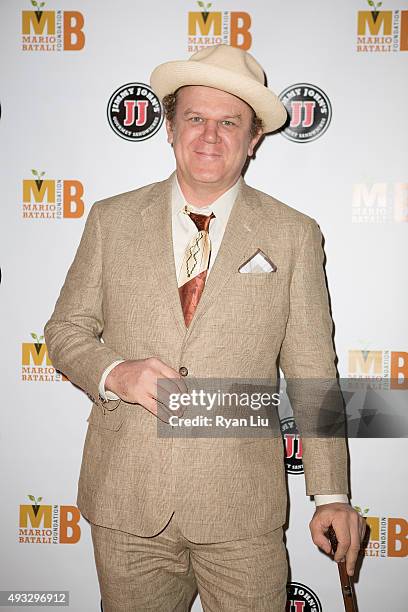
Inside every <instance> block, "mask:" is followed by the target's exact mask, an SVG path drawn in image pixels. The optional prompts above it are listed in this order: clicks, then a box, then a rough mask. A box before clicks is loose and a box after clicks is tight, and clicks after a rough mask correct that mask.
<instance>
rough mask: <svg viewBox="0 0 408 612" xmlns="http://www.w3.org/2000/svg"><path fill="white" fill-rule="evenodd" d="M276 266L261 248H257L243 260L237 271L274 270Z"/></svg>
mask: <svg viewBox="0 0 408 612" xmlns="http://www.w3.org/2000/svg"><path fill="white" fill-rule="evenodd" d="M276 270H277V267H276V266H275V264H274V263H273V261H271V260H270V259H269V257H268V256H267V255H265V253H264V252H263V251H261V249H257V251H256V252H255V253H254V255H251V257H250V258H249V259H247V260H246V261H244V263H243V264H242V266H240V267H239V268H238V272H244V273H248V272H276Z"/></svg>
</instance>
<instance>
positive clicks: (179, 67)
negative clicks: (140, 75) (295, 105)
mask: <svg viewBox="0 0 408 612" xmlns="http://www.w3.org/2000/svg"><path fill="white" fill-rule="evenodd" d="M150 84H151V86H152V88H153V90H154V91H155V93H156V94H157V95H158V97H159V98H160V99H161V100H162V99H163V98H164V97H165V96H167V95H168V94H170V93H173V92H175V91H176V90H177V89H178V88H179V87H185V86H187V85H203V86H205V87H214V88H215V89H221V90H222V91H226V92H227V93H230V94H232V95H234V96H237V97H238V98H241V100H244V101H245V102H246V103H247V104H249V105H250V106H251V107H252V108H253V109H254V111H255V112H256V114H257V115H258V117H259V118H260V119H262V121H263V131H264V132H265V133H267V132H274V131H275V130H277V129H279V128H280V127H282V125H283V124H284V123H285V121H286V119H287V111H286V108H285V107H284V105H283V104H282V102H281V101H280V100H279V98H278V96H277V95H276V94H274V93H273V91H271V90H270V89H268V88H267V87H265V86H264V85H262V84H261V83H258V82H257V81H255V80H254V79H251V78H250V77H246V76H242V75H238V74H235V73H234V72H232V71H231V70H226V69H224V68H220V67H219V66H209V65H208V64H207V65H203V64H202V63H201V62H196V61H194V60H187V61H174V62H166V63H164V64H161V65H160V66H158V67H157V68H155V69H154V70H153V72H152V75H151V77H150Z"/></svg>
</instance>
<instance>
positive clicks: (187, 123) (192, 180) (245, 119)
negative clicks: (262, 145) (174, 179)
mask: <svg viewBox="0 0 408 612" xmlns="http://www.w3.org/2000/svg"><path fill="white" fill-rule="evenodd" d="M252 114H253V111H252V109H251V108H250V107H249V106H248V105H247V104H246V103H245V102H243V101H242V100H240V99H239V98H237V97H236V96H233V95H232V94H229V93H227V92H225V91H221V90H219V89H214V88H212V87H203V86H201V85H200V86H198V85H194V86H188V87H183V88H182V89H180V91H179V92H178V94H177V104H176V113H175V118H174V121H173V124H172V125H171V124H170V123H169V121H166V127H167V134H168V141H169V142H170V143H171V144H172V145H173V149H174V155H175V157H176V162H177V171H178V173H179V176H180V177H181V178H182V180H184V181H185V182H186V183H188V184H189V185H190V186H192V187H193V186H194V185H197V186H198V185H199V186H200V188H201V189H202V187H203V186H204V185H205V184H208V186H211V188H212V189H214V188H219V189H223V188H228V187H229V186H231V185H232V184H234V183H235V181H236V180H237V179H238V177H239V175H240V173H241V170H242V167H243V165H244V163H245V161H246V158H247V156H248V155H252V153H253V149H254V146H255V145H256V143H257V142H258V140H259V138H260V137H261V134H259V135H257V136H255V137H252V136H251V134H250V127H251V122H252Z"/></svg>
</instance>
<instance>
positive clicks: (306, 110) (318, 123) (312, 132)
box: [279, 83, 332, 142]
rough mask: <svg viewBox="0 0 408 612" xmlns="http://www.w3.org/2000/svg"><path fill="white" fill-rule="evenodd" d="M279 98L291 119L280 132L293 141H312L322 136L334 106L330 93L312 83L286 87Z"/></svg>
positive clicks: (328, 123)
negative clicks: (332, 105)
mask: <svg viewBox="0 0 408 612" xmlns="http://www.w3.org/2000/svg"><path fill="white" fill-rule="evenodd" d="M279 99H280V101H281V102H282V104H283V105H284V106H285V108H286V110H287V111H288V115H289V120H288V123H287V124H286V127H285V128H284V129H283V130H282V131H281V132H280V133H281V134H282V136H285V137H286V138H288V139H289V140H292V142H311V141H312V140H316V139H317V138H320V136H322V135H323V134H324V133H325V131H326V130H327V128H328V127H329V125H330V121H331V117H332V107H331V103H330V100H329V97H328V95H327V94H326V93H325V92H324V91H323V90H322V89H320V87H317V86H316V85H311V84H310V83H296V84H295V85H290V86H289V87H286V89H284V90H283V91H282V93H281V94H279Z"/></svg>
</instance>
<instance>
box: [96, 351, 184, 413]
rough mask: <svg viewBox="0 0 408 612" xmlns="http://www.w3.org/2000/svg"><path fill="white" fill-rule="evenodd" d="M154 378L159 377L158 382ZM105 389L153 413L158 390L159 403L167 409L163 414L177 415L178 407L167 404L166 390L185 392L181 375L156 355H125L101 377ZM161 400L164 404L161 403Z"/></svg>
mask: <svg viewBox="0 0 408 612" xmlns="http://www.w3.org/2000/svg"><path fill="white" fill-rule="evenodd" d="M157 379H160V382H159V383H157ZM164 379H165V380H164ZM105 389H106V390H107V391H113V393H116V395H118V396H119V397H120V398H121V399H122V400H124V401H125V402H128V403H130V404H141V405H142V406H143V407H144V408H146V410H149V412H151V413H152V414H154V415H155V416H158V415H157V402H156V399H157V395H158V394H160V403H161V406H163V408H165V409H167V410H166V412H167V413H168V414H167V416H170V415H171V414H174V415H177V416H180V411H179V410H170V409H169V408H168V400H167V398H168V396H169V395H170V393H177V394H179V393H186V392H187V387H186V384H185V382H184V381H183V379H182V376H181V375H180V374H179V373H178V372H177V371H176V370H174V369H173V368H171V367H170V366H168V365H166V364H165V363H164V362H163V361H161V360H160V359H158V358H157V357H149V358H148V359H129V360H127V361H123V362H122V363H119V364H118V365H117V366H115V367H114V368H113V370H112V371H111V372H109V374H108V376H107V378H106V381H105ZM159 390H160V391H159ZM163 401H165V404H163V403H162V402H163ZM166 420H167V419H166Z"/></svg>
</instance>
